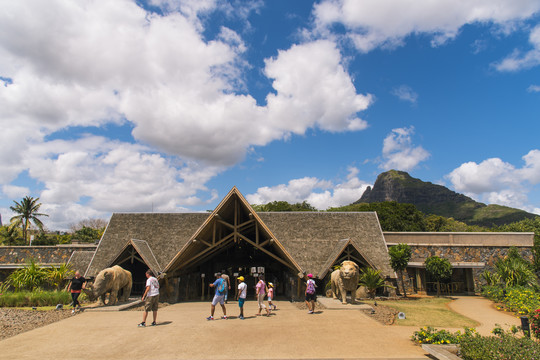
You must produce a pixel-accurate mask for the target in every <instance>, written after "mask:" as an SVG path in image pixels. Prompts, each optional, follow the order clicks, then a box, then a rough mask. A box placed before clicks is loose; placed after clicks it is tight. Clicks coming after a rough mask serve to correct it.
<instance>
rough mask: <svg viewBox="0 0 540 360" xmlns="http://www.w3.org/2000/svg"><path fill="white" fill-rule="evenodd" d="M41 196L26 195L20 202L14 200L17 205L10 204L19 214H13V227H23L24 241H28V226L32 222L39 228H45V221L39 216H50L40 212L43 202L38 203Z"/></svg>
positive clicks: (12, 209)
mask: <svg viewBox="0 0 540 360" xmlns="http://www.w3.org/2000/svg"><path fill="white" fill-rule="evenodd" d="M38 200H39V198H35V199H34V198H33V197H30V196H26V197H24V198H23V199H22V201H21V202H20V203H18V202H17V201H15V200H13V202H14V203H15V206H10V207H9V208H10V209H11V211H13V212H14V213H16V214H18V215H15V216H13V217H12V218H11V219H10V221H11V226H12V227H17V226H20V227H21V228H22V233H23V239H24V243H25V244H26V243H27V242H28V228H29V227H30V224H31V223H34V225H36V226H37V227H38V229H40V230H43V223H42V222H41V220H40V219H39V218H38V217H39V216H49V215H47V214H42V213H39V212H38V211H39V208H40V207H41V203H38Z"/></svg>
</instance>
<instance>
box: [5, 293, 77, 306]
mask: <svg viewBox="0 0 540 360" xmlns="http://www.w3.org/2000/svg"><path fill="white" fill-rule="evenodd" d="M69 303H71V294H69V293H68V292H66V291H42V290H39V291H16V292H4V293H3V294H2V295H0V306H1V307H26V306H55V305H57V304H64V305H67V304H69Z"/></svg>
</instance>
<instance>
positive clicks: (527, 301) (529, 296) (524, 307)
mask: <svg viewBox="0 0 540 360" xmlns="http://www.w3.org/2000/svg"><path fill="white" fill-rule="evenodd" d="M503 302H504V304H505V306H506V307H507V309H508V310H510V311H514V312H516V313H518V314H520V315H529V314H532V313H533V312H534V311H535V310H536V309H538V308H540V294H539V293H537V292H535V291H534V290H532V289H528V288H522V287H515V288H510V289H508V290H507V291H506V296H505V297H504V300H503Z"/></svg>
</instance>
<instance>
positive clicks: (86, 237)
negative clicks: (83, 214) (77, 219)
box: [72, 226, 101, 243]
mask: <svg viewBox="0 0 540 360" xmlns="http://www.w3.org/2000/svg"><path fill="white" fill-rule="evenodd" d="M100 237H101V232H100V231H99V229H93V228H90V227H86V226H83V227H82V228H81V229H79V230H77V231H75V233H74V234H73V237H72V240H78V241H80V242H85V243H94V242H95V241H97V240H99V238H100Z"/></svg>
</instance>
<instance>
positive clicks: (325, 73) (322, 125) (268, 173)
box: [0, 0, 540, 230]
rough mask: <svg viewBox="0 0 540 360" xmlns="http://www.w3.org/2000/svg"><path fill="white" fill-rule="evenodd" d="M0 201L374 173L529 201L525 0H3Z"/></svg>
mask: <svg viewBox="0 0 540 360" xmlns="http://www.w3.org/2000/svg"><path fill="white" fill-rule="evenodd" d="M1 5H2V9H3V11H2V12H1V13H0V127H1V130H2V131H1V132H0V142H1V143H2V151H1V152H0V169H1V171H0V213H1V215H2V220H3V222H4V223H6V222H7V221H8V220H9V218H10V217H11V216H12V214H11V213H10V211H9V206H10V205H12V204H13V200H20V199H21V198H22V197H24V196H26V195H30V196H34V197H39V198H40V201H41V202H42V203H43V206H42V211H43V212H45V213H47V214H49V215H50V216H49V218H47V219H45V223H46V225H47V227H48V228H49V229H53V230H57V229H67V228H69V226H70V225H71V224H75V223H77V222H79V221H80V220H85V219H88V218H104V219H107V218H108V217H109V216H110V214H111V213H113V212H148V211H152V210H153V211H156V212H178V211H205V210H210V209H213V208H214V207H215V206H216V205H217V204H218V203H219V201H220V200H221V199H222V198H223V196H224V195H226V193H227V192H228V191H229V190H230V189H231V188H232V187H233V186H237V187H238V188H239V190H240V191H241V192H242V193H243V194H244V195H245V196H246V197H247V199H248V201H250V202H251V203H267V202H270V201H274V200H286V201H289V202H300V201H304V200H306V201H308V202H310V203H311V204H312V205H314V206H316V207H317V208H319V209H327V208H328V207H331V206H340V205H347V204H350V203H352V202H354V201H355V200H357V199H358V198H360V196H361V195H362V193H363V191H364V190H365V188H366V187H367V186H369V185H373V183H374V182H375V179H376V177H377V175H378V174H380V173H381V172H383V171H386V170H389V169H398V170H403V171H407V172H409V173H410V174H411V175H412V176H413V177H416V178H420V179H422V180H424V181H431V182H433V183H438V184H442V185H445V186H447V187H449V188H450V189H452V190H455V191H458V192H460V193H463V194H466V195H468V196H470V197H472V198H474V199H475V200H477V201H481V202H484V203H488V204H490V203H495V204H501V205H508V206H512V207H517V208H521V209H525V210H527V211H530V212H535V213H539V214H540V185H539V183H540V143H539V141H538V134H539V133H540V131H539V130H540V118H539V114H540V21H539V20H540V3H539V2H538V1H537V0H524V1H520V2H516V1H511V0H509V1H505V0H500V1H479V0H478V1H468V2H462V3H456V2H455V1H450V0H441V1H437V2H432V1H424V0H415V1H402V0H400V1H398V0H377V1H376V0H366V1H353V0H320V1H282V0H272V1H217V0H186V1H174V0H148V1H129V0H118V1H114V2H107V1H84V0H81V1H77V2H73V1H60V0H56V1H55V0H53V1H48V2H42V1H37V0H36V1H31V0H24V1H17V2H14V1H2V4H1Z"/></svg>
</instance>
